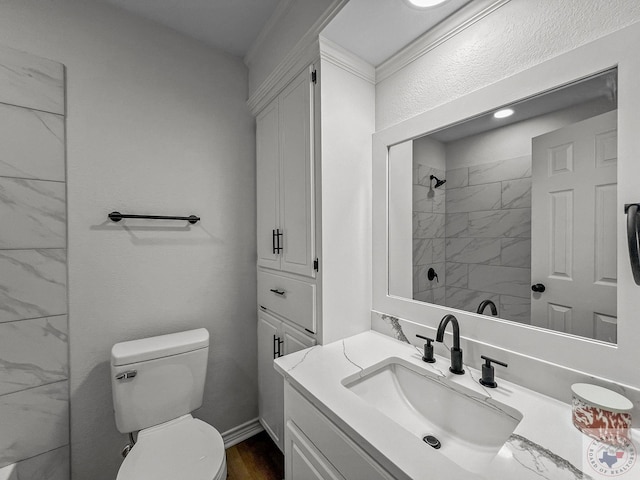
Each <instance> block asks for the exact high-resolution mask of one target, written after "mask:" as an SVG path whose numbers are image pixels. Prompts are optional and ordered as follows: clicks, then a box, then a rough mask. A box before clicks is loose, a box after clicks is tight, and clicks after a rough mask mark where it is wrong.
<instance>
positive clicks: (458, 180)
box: [445, 168, 469, 188]
mask: <svg viewBox="0 0 640 480" xmlns="http://www.w3.org/2000/svg"><path fill="white" fill-rule="evenodd" d="M446 179H447V183H446V184H445V186H446V187H447V188H460V187H466V186H468V185H469V169H468V168H453V169H451V170H447V176H446Z"/></svg>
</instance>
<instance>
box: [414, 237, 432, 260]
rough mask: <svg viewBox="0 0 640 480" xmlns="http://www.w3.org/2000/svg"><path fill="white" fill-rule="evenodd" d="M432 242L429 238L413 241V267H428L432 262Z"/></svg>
mask: <svg viewBox="0 0 640 480" xmlns="http://www.w3.org/2000/svg"><path fill="white" fill-rule="evenodd" d="M432 242H433V241H432V240H431V239H429V238H415V239H414V240H413V265H414V266H418V265H428V264H429V263H431V262H432V261H433V243H432Z"/></svg>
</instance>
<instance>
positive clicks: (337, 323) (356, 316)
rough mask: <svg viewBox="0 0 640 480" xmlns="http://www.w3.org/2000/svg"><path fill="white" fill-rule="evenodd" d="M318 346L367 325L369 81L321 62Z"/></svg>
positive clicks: (371, 108) (372, 95)
mask: <svg viewBox="0 0 640 480" xmlns="http://www.w3.org/2000/svg"><path fill="white" fill-rule="evenodd" d="M320 92H321V111H322V127H321V128H322V134H321V137H322V161H321V165H322V178H321V183H322V197H321V198H322V258H321V268H322V319H323V320H322V322H323V324H322V331H323V339H322V343H328V342H332V341H335V340H339V339H341V338H344V337H348V336H350V335H355V334H356V333H360V332H362V331H365V330H369V329H370V326H371V135H372V134H373V129H374V104H375V89H374V86H373V84H372V83H370V82H368V81H367V80H364V79H363V78H361V77H359V76H357V75H354V74H353V73H351V72H347V71H346V70H344V69H342V68H340V67H337V66H336V65H335V64H334V63H331V62H329V61H326V60H324V59H323V60H322V61H321V68H320Z"/></svg>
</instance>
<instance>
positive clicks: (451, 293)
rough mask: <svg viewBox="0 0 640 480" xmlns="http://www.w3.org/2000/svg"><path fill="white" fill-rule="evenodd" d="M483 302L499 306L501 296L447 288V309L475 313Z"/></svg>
mask: <svg viewBox="0 0 640 480" xmlns="http://www.w3.org/2000/svg"><path fill="white" fill-rule="evenodd" d="M483 300H491V301H493V302H494V303H495V304H496V305H498V301H499V296H498V295H495V294H492V293H486V292H479V291H477V290H469V289H466V288H457V287H447V298H446V302H445V304H446V306H447V307H450V308H458V309H460V310H465V311H467V312H475V311H476V310H477V309H478V305H480V303H482V301H483Z"/></svg>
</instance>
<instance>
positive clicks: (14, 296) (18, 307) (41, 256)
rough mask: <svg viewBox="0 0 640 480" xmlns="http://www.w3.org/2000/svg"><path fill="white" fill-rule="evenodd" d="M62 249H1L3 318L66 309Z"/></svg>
mask: <svg viewBox="0 0 640 480" xmlns="http://www.w3.org/2000/svg"><path fill="white" fill-rule="evenodd" d="M66 262H67V255H66V251H65V250H62V249H39V250H0V322H8V321H12V320H21V319H27V318H38V317H47V316H54V315H63V314H66V313H67V293H66V290H67V263H66Z"/></svg>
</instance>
